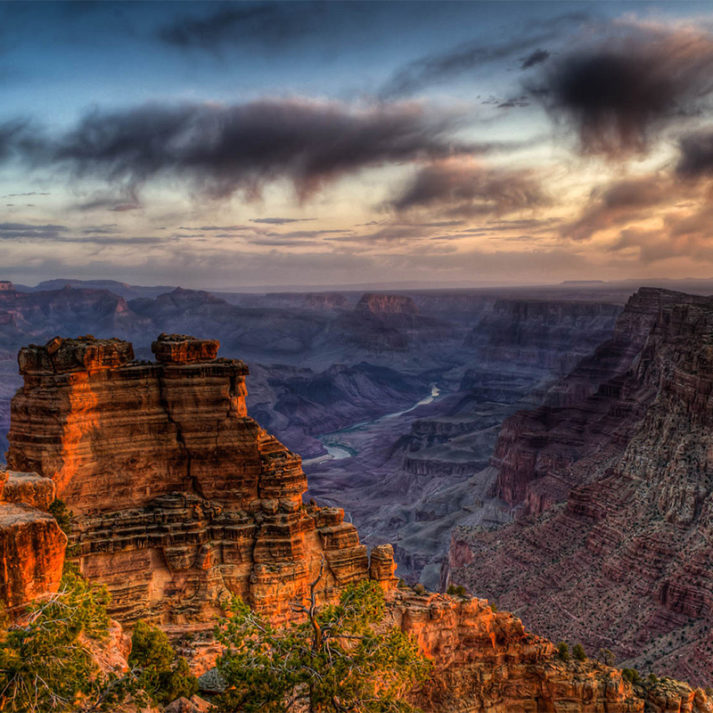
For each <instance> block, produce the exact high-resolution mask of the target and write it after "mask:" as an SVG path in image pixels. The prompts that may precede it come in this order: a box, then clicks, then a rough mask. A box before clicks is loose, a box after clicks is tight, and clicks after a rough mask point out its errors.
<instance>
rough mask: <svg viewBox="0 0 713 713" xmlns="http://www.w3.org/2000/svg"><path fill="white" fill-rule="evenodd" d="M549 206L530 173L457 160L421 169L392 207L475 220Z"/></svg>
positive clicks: (436, 163) (441, 162)
mask: <svg viewBox="0 0 713 713" xmlns="http://www.w3.org/2000/svg"><path fill="white" fill-rule="evenodd" d="M547 202H548V199H547V197H546V196H545V194H544V192H543V191H542V188H541V187H540V185H539V184H538V183H537V181H536V180H535V179H534V178H533V177H532V175H531V174H530V173H528V172H526V171H514V170H506V169H495V168H487V167H484V166H481V165H479V164H477V163H474V162H472V161H464V160H458V159H453V160H447V161H438V162H434V163H432V164H430V165H428V166H425V167H423V168H421V169H420V170H419V171H418V172H417V173H416V176H415V177H414V178H413V180H412V181H411V182H410V183H409V184H408V185H407V186H406V187H405V189H404V190H403V191H402V192H401V193H400V195H398V196H397V197H396V198H394V199H393V200H392V201H391V206H392V207H393V208H394V209H395V210H397V211H399V212H402V211H408V210H411V209H414V208H430V209H436V210H438V211H440V212H443V213H445V214H446V215H451V216H475V215H486V214H504V213H512V212H514V211H518V210H523V209H526V208H533V207H535V206H541V205H544V204H546V203H547Z"/></svg>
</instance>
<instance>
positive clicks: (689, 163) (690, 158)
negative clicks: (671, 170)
mask: <svg viewBox="0 0 713 713" xmlns="http://www.w3.org/2000/svg"><path fill="white" fill-rule="evenodd" d="M679 150H680V159H679V162H678V166H677V167H676V170H677V172H678V174H679V175H680V176H683V177H687V178H699V177H701V176H711V175H713V130H712V129H708V130H706V131H698V132H696V133H693V134H689V135H688V136H684V137H683V138H682V139H681V140H680V142H679Z"/></svg>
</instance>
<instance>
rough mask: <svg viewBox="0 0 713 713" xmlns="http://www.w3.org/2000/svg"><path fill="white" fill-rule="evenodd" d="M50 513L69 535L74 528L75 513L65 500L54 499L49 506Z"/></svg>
mask: <svg viewBox="0 0 713 713" xmlns="http://www.w3.org/2000/svg"><path fill="white" fill-rule="evenodd" d="M49 513H50V515H52V516H53V517H54V519H55V520H57V524H58V525H59V527H60V529H61V530H62V532H64V534H65V535H67V537H69V533H70V531H71V530H72V521H73V520H74V515H73V514H72V512H71V510H69V508H68V507H67V505H66V504H65V502H64V501H63V500H53V501H52V503H51V504H50V506H49Z"/></svg>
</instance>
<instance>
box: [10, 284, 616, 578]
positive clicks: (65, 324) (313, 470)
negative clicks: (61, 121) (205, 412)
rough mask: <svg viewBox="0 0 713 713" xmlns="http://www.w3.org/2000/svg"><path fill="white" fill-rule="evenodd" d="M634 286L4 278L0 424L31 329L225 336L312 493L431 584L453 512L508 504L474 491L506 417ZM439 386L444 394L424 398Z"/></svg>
mask: <svg viewBox="0 0 713 713" xmlns="http://www.w3.org/2000/svg"><path fill="white" fill-rule="evenodd" d="M627 291H628V287H627V288H622V287H616V288H610V287H598V288H596V289H581V288H578V287H577V288H573V287H571V286H561V287H557V288H529V289H522V290H517V289H509V290H486V291H484V290H463V291H424V292H409V293H397V294H394V293H376V292H364V293H357V292H342V293H339V292H326V293H304V294H288V293H275V294H222V293H221V294H219V293H209V292H201V291H195V290H184V289H181V288H164V287H160V286H157V287H155V288H151V287H136V286H131V285H125V284H123V283H113V282H111V281H98V282H81V281H77V280H70V281H62V280H56V281H50V282H48V283H45V284H42V285H39V286H38V287H37V288H27V287H24V286H15V287H12V286H8V289H6V290H4V291H3V292H2V293H0V432H2V434H4V433H5V432H6V430H7V428H8V427H9V418H10V412H9V402H10V399H11V397H12V394H13V393H14V392H15V390H16V389H17V388H18V387H19V386H20V380H19V379H18V376H17V369H16V365H15V354H16V353H17V350H18V349H20V348H21V347H22V346H24V345H25V344H28V343H30V342H37V343H44V342H46V341H48V340H50V339H52V338H53V337H54V336H56V335H57V334H66V335H73V336H76V335H81V334H87V333H89V334H93V335H95V336H96V337H98V338H110V337H117V338H121V339H126V340H129V341H131V342H132V344H133V345H134V350H135V354H136V356H137V357H138V358H140V359H149V358H150V357H151V349H150V347H151V341H152V339H153V338H154V336H155V335H156V334H158V333H161V332H166V333H178V332H184V333H192V334H194V335H196V336H197V337H199V338H203V339H219V340H220V342H221V345H222V346H221V349H222V353H223V354H225V355H226V356H228V357H236V358H240V359H243V360H244V361H245V362H246V363H247V364H248V365H249V367H250V370H251V374H252V376H251V388H250V390H249V393H248V395H247V398H246V404H247V406H248V408H249V409H250V413H251V415H252V416H253V417H254V418H255V419H256V420H257V421H258V423H259V424H260V425H261V426H262V427H264V428H266V429H268V430H269V431H271V432H273V433H275V434H276V436H277V437H278V438H280V440H281V441H282V442H284V443H285V444H286V445H287V447H288V448H291V449H292V450H295V451H298V452H299V453H300V454H301V455H302V456H303V458H304V459H305V470H306V472H307V474H308V476H309V483H310V495H311V496H312V497H314V498H316V499H317V500H319V501H320V502H322V503H326V504H329V505H331V506H334V507H342V508H344V509H345V511H346V519H347V520H349V521H351V522H353V523H354V524H355V525H356V526H357V527H358V528H359V530H360V532H361V533H362V538H363V540H364V542H365V543H366V544H367V545H373V544H378V543H379V542H392V543H393V544H394V546H395V548H396V552H397V561H398V562H399V576H401V577H403V578H406V579H408V580H409V581H411V582H415V581H417V580H419V579H420V580H421V581H423V582H424V583H425V584H427V585H429V586H430V587H435V586H436V585H437V584H438V581H439V572H440V566H441V560H442V558H443V557H444V555H445V553H446V551H447V546H448V541H449V533H450V529H451V527H452V526H453V525H454V524H455V523H456V522H459V521H461V520H462V519H463V518H464V517H466V516H468V515H472V516H474V517H476V515H474V512H478V513H489V514H488V515H487V517H488V518H495V519H496V520H497V521H501V520H502V519H503V518H504V519H508V517H509V515H508V514H507V512H506V511H504V510H502V509H496V508H494V507H491V504H490V502H488V505H487V507H485V508H483V507H481V505H480V503H481V502H485V500H487V499H488V498H486V494H487V491H488V490H489V487H490V480H489V478H490V476H488V477H487V478H485V479H483V477H482V476H481V475H480V473H481V471H482V466H483V465H484V464H486V463H487V461H488V458H489V457H490V454H491V451H492V448H493V445H494V442H495V437H496V435H497V430H498V427H499V425H500V423H501V422H502V421H503V419H504V418H505V417H506V416H507V415H509V414H510V413H512V412H513V411H515V410H517V409H518V408H522V407H524V406H528V405H534V404H537V403H539V400H540V398H541V395H542V393H543V392H544V389H545V387H546V386H547V385H548V384H550V383H551V382H552V381H553V379H556V378H557V377H559V376H562V375H563V374H564V373H566V371H567V370H568V369H569V368H570V367H571V365H572V363H574V362H575V361H576V360H577V359H578V358H580V357H582V356H584V355H586V354H587V353H588V352H589V351H590V350H591V349H592V348H594V346H596V344H598V343H599V342H600V341H602V340H604V339H606V338H607V337H608V336H609V335H610V333H611V330H612V328H613V325H614V321H615V319H616V316H617V315H618V313H619V312H620V310H621V305H622V304H623V302H624V301H625V298H626V296H627ZM434 388H435V389H436V390H437V391H438V394H439V395H438V396H437V397H436V398H434V399H432V400H431V401H430V402H429V403H422V402H423V401H424V399H425V398H427V397H428V396H429V394H431V393H432V391H433V389H434ZM419 403H421V405H420V406H419V407H418V408H416V409H413V407H414V406H415V405H416V404H419ZM3 439H4V435H0V441H1V440H3ZM0 446H1V447H2V450H5V447H6V443H0ZM330 449H331V450H332V452H335V449H336V450H337V452H338V454H340V455H341V456H346V457H340V458H333V457H331V456H330ZM474 476H477V479H476V481H475V482H471V481H472V478H473V477H474Z"/></svg>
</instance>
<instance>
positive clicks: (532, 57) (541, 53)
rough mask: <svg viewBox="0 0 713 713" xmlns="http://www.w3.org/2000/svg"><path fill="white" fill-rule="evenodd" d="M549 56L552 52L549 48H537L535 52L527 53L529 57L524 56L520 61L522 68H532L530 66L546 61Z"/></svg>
mask: <svg viewBox="0 0 713 713" xmlns="http://www.w3.org/2000/svg"><path fill="white" fill-rule="evenodd" d="M549 58H550V53H549V52H548V51H547V50H543V49H536V50H535V51H534V52H531V53H530V54H529V55H527V57H523V58H522V60H521V62H520V69H530V67H534V66H535V65H536V64H542V62H546V61H547V60H548V59H549Z"/></svg>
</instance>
